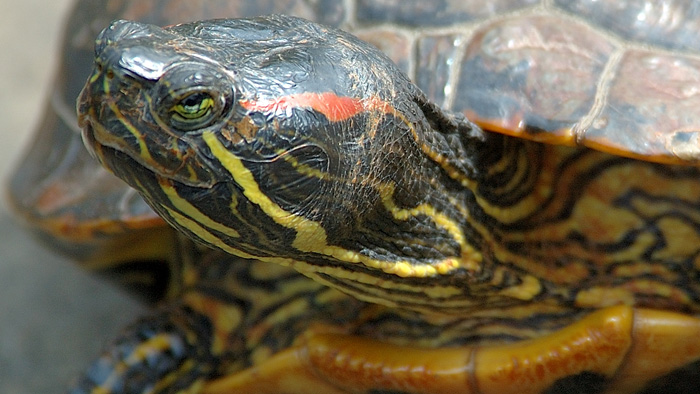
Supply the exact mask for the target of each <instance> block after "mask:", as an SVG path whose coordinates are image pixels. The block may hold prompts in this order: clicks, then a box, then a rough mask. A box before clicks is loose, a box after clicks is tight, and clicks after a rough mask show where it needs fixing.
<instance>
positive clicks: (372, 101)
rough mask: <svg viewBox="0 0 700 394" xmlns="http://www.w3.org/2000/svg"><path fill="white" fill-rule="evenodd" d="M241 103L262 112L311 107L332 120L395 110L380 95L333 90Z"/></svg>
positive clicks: (249, 108)
mask: <svg viewBox="0 0 700 394" xmlns="http://www.w3.org/2000/svg"><path fill="white" fill-rule="evenodd" d="M241 105H242V106H243V108H245V109H247V110H249V111H261V112H283V111H287V110H290V109H292V108H300V107H301V108H311V109H313V110H314V111H317V112H320V113H322V114H323V115H324V116H325V117H326V118H328V120H330V121H331V122H338V121H341V120H346V119H349V118H351V117H353V116H355V115H357V114H359V113H361V112H364V111H378V112H383V113H393V112H394V107H392V106H391V105H390V104H389V103H387V102H385V101H383V100H381V99H379V98H378V97H371V98H368V99H359V98H353V97H345V96H338V95H337V94H335V93H332V92H324V93H298V94H291V95H289V96H283V97H279V98H276V99H274V100H260V101H247V100H246V101H241Z"/></svg>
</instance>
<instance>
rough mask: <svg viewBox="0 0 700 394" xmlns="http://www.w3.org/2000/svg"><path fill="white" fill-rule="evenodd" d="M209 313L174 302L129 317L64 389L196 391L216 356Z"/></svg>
mask: <svg viewBox="0 0 700 394" xmlns="http://www.w3.org/2000/svg"><path fill="white" fill-rule="evenodd" d="M208 321H209V319H208V318H206V317H205V316H202V315H201V314H199V313H197V312H196V311H194V310H192V309H191V308H190V307H189V306H188V305H174V306H171V307H168V308H163V309H161V310H159V311H158V312H157V313H155V314H153V315H151V316H149V317H147V318H144V319H141V320H139V321H138V322H136V323H134V324H133V325H131V326H130V327H128V328H127V329H126V330H124V331H123V333H122V334H121V335H120V336H119V337H118V338H117V339H116V340H115V341H114V342H113V343H111V344H110V345H109V346H108V348H107V349H106V350H105V351H104V353H103V354H102V355H101V356H100V357H99V358H98V359H97V360H96V361H95V362H94V363H93V364H92V365H91V366H90V367H89V368H88V369H87V370H86V371H85V372H84V373H83V375H82V376H80V377H79V378H78V379H77V380H76V382H75V385H74V387H72V388H71V389H70V390H69V392H70V393H74V394H77V393H161V392H184V393H196V392H198V391H199V388H200V387H201V386H202V383H203V382H204V380H206V378H207V377H208V376H210V375H211V374H212V372H213V371H215V368H216V365H217V364H218V361H217V359H216V357H214V356H213V355H212V354H211V353H210V351H209V342H210V341H211V325H210V324H209V323H208Z"/></svg>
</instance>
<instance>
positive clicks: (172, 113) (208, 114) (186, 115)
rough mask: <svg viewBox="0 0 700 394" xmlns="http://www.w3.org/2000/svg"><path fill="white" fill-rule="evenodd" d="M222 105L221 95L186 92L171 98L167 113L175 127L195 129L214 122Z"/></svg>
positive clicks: (187, 129)
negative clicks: (173, 98)
mask: <svg viewBox="0 0 700 394" xmlns="http://www.w3.org/2000/svg"><path fill="white" fill-rule="evenodd" d="M223 107H224V103H223V102H222V98H221V97H218V96H215V95H212V94H210V93H208V92H203V91H196V92H188V93H185V94H183V95H182V96H181V97H179V98H176V99H175V100H173V102H172V105H171V106H170V108H169V109H168V115H169V118H170V122H171V124H172V125H173V126H175V127H176V128H178V129H181V130H186V131H189V130H196V129H201V128H204V127H207V126H210V125H211V124H212V123H214V122H215V121H216V119H217V117H218V116H219V115H221V112H222V110H223Z"/></svg>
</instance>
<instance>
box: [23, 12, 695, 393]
mask: <svg viewBox="0 0 700 394" xmlns="http://www.w3.org/2000/svg"><path fill="white" fill-rule="evenodd" d="M291 3H294V5H295V6H292V5H291ZM291 3H289V4H287V3H285V4H279V3H278V4H273V3H272V2H270V3H269V4H268V3H266V2H257V3H256V4H249V3H243V2H240V3H238V2H230V3H226V5H229V6H233V7H232V8H237V9H236V10H234V11H235V12H232V14H233V15H227V14H226V13H225V12H220V11H222V9H223V8H224V7H225V6H224V5H220V7H222V8H221V9H217V10H216V12H214V13H215V14H216V15H200V14H196V13H195V14H191V15H190V16H191V17H192V18H191V19H193V20H198V21H195V22H189V23H178V24H171V23H172V22H174V21H161V20H158V21H155V22H156V23H157V24H158V25H168V26H167V27H158V26H156V25H153V24H145V23H140V22H133V21H126V20H118V21H115V22H112V23H111V24H109V25H108V26H107V27H106V28H105V29H104V30H102V32H101V33H100V34H99V36H98V38H97V41H96V44H95V50H94V55H92V54H90V55H89V58H94V62H95V65H94V69H93V71H92V72H90V71H89V67H90V66H86V67H84V68H82V70H81V72H84V74H83V75H82V76H81V77H80V78H83V81H81V82H80V83H79V84H77V85H76V84H75V83H73V82H75V81H71V83H68V84H67V85H60V86H59V88H58V94H59V96H58V97H61V96H64V97H66V98H67V99H70V98H74V97H77V96H78V90H79V89H80V88H81V87H82V85H83V83H84V78H86V77H87V78H88V80H87V83H86V84H85V87H84V88H83V90H82V93H81V94H80V98H79V101H78V113H79V118H80V127H81V129H82V134H83V139H84V141H85V145H86V146H87V147H88V150H89V151H90V152H91V154H92V155H94V156H95V157H96V158H97V159H98V161H100V162H101V163H102V165H104V166H105V167H106V168H108V169H109V171H111V172H112V173H114V174H115V175H116V176H117V177H118V178H121V179H122V180H124V181H126V183H118V182H116V181H115V179H116V178H112V177H111V176H110V175H108V173H107V172H105V171H104V170H102V169H100V168H99V167H98V166H97V164H96V163H95V162H92V161H90V160H89V158H88V151H86V150H82V149H78V148H77V146H78V145H80V139H79V136H78V134H77V133H72V134H70V132H69V130H70V129H71V128H76V127H77V126H76V124H77V123H76V117H75V116H73V115H72V113H70V111H68V110H67V109H66V108H67V107H68V105H67V104H66V103H65V100H63V99H62V98H57V99H54V100H52V105H53V107H52V108H50V110H49V111H48V112H47V115H46V116H47V118H46V119H47V120H46V123H45V125H46V126H45V127H44V130H49V131H46V132H47V133H54V134H52V135H51V136H49V137H47V138H44V139H43V140H42V141H41V142H40V143H37V144H36V145H35V147H33V149H32V151H30V155H29V156H28V157H27V159H25V162H24V164H23V165H21V166H20V168H19V171H18V172H17V174H16V175H15V177H14V178H13V180H12V183H11V192H12V193H13V201H14V205H15V206H16V207H17V210H18V211H20V212H21V213H22V215H23V216H24V217H25V218H26V221H27V222H28V223H30V225H33V226H35V228H36V230H37V231H38V232H39V234H40V235H41V236H42V237H43V238H46V239H49V240H50V241H51V242H52V243H53V245H54V246H57V247H58V249H60V250H62V251H64V252H68V253H72V254H73V255H74V256H75V257H77V258H78V259H79V260H80V261H81V262H82V263H83V264H85V265H86V266H88V267H91V268H97V269H100V270H102V271H105V272H106V273H109V274H117V276H118V277H119V279H120V280H121V281H122V282H124V283H127V284H128V285H129V286H131V287H134V288H136V289H137V290H139V291H140V292H141V293H148V294H149V295H150V296H151V297H152V298H156V299H164V300H165V301H161V304H160V306H158V307H157V308H156V309H154V311H153V312H152V313H151V314H149V315H148V316H145V317H144V318H143V319H142V320H140V321H138V322H136V323H135V324H134V325H132V326H130V327H128V328H127V329H125V331H124V332H123V334H122V335H121V336H120V337H119V338H117V339H116V340H115V341H114V342H113V343H111V344H110V345H108V347H107V348H106V350H105V352H104V354H103V355H102V356H101V357H100V358H99V359H98V360H97V361H96V362H95V363H94V364H93V365H92V366H91V367H89V368H88V369H87V370H86V372H85V373H84V374H83V375H82V376H81V377H80V378H79V379H78V380H77V381H76V383H75V386H74V387H73V388H72V391H73V392H203V393H224V392H256V393H278V392H285V393H308V392H324V393H326V392H327V393H344V392H354V393H356V392H362V393H457V392H464V393H471V392H484V393H487V392H494V393H508V392H520V393H530V392H531V393H539V392H550V393H554V392H647V393H650V392H664V393H665V392H673V391H674V390H675V391H676V392H688V391H691V390H693V389H697V387H698V386H699V385H700V374H698V370H699V369H700V341H698V340H697V338H699V335H698V334H700V319H699V318H698V309H700V306H699V304H698V293H699V286H698V285H699V284H700V280H699V278H698V270H699V269H700V260H698V259H699V258H698V249H699V248H698V245H699V243H698V242H697V239H698V233H699V232H700V226H698V220H699V219H698V216H699V214H700V212H699V211H698V202H700V184H698V179H700V178H699V177H698V175H700V170H699V169H698V148H697V143H696V141H697V140H696V139H695V138H694V135H695V134H694V133H695V130H696V129H697V128H696V127H694V126H695V122H694V118H693V117H692V114H693V111H692V108H693V106H692V103H693V102H694V101H693V100H694V91H695V89H694V85H693V83H696V81H697V79H696V78H695V76H696V75H697V71H698V70H700V67H699V65H700V63H698V60H699V58H698V54H697V52H696V51H694V50H693V45H692V42H696V41H694V40H695V38H696V35H697V33H696V32H695V30H694V29H695V25H696V24H695V23H693V22H694V21H697V19H698V16H697V14H698V12H699V11H698V10H697V9H696V7H694V6H693V5H692V4H688V5H685V8H683V7H684V5H683V4H680V3H676V4H668V3H665V4H664V6H665V7H667V8H664V10H665V12H666V13H665V14H664V15H673V16H674V17H673V18H665V16H664V17H660V16H659V17H658V19H654V17H657V16H658V15H657V14H656V12H658V10H654V9H653V8H652V9H650V8H649V7H647V8H644V7H643V4H628V3H622V4H620V3H619V2H581V3H574V2H556V1H555V2H524V4H517V3H516V2H507V3H503V4H501V3H494V4H493V5H491V6H490V7H487V8H486V9H484V7H483V5H481V4H478V5H471V4H470V3H468V2H462V1H460V2H457V1H455V2H449V1H446V2H435V3H432V4H423V3H418V2H401V3H399V2H397V1H371V2H370V1H362V0H357V1H350V2H337V3H336V2H330V1H328V2H319V3H303V2H300V3H295V2H291ZM143 4H145V3H138V4H136V3H135V4H133V5H132V4H129V3H125V4H121V3H116V2H109V3H107V4H106V5H102V6H99V7H98V8H96V9H97V10H100V11H104V10H111V11H114V10H117V12H116V13H117V14H119V17H125V18H128V19H140V20H142V21H146V22H154V21H152V20H148V19H149V18H156V17H162V16H163V15H166V14H168V12H172V13H174V14H175V13H177V12H176V11H178V9H177V8H176V5H177V3H166V2H158V3H153V4H150V3H149V4H146V5H145V6H144V5H143ZM188 5H189V6H191V7H192V8H195V9H197V10H200V11H199V12H201V10H205V11H206V12H209V11H213V10H214V9H215V8H217V6H219V5H217V6H211V7H212V8H211V9H206V8H199V7H197V6H195V5H193V3H188ZM83 6H85V8H84V9H85V10H87V9H88V6H87V5H85V4H80V5H79V7H78V10H81V7H83ZM130 7H133V8H130ZM674 7H675V8H674ZM144 9H145V10H147V11H148V12H150V13H149V14H148V15H147V16H145V15H141V16H140V17H134V16H133V15H130V13H133V12H143V11H144ZM93 11H94V9H93ZM292 11H299V12H292ZM280 13H294V14H297V15H300V16H302V17H304V18H303V19H302V18H299V17H293V16H285V15H281V14H280ZM88 14H89V13H87V11H86V14H81V13H76V14H75V15H79V17H78V21H81V22H85V21H86V18H87V16H86V15H88ZM270 14H272V15H270ZM75 15H74V16H75ZM251 15H270V16H258V17H251ZM339 15H340V16H339ZM137 16H138V15H137ZM212 17H226V18H228V19H209V18H212ZM229 17H237V18H235V19H230V18H229ZM240 17H244V18H240ZM626 18H627V19H626ZM106 19H112V17H111V16H110V17H109V18H106ZM309 19H313V20H315V21H316V22H320V23H321V24H317V23H316V22H312V21H310V20H309ZM625 21H626V22H625ZM640 21H643V22H646V23H648V24H647V25H644V24H643V23H642V25H640V24H639V23H640ZM664 23H667V24H668V25H663V24H664ZM94 25H95V24H91V25H90V28H94ZM71 26H81V25H80V24H71ZM82 26H84V25H82ZM640 26H641V27H640ZM337 27H340V28H342V30H338V29H337ZM90 28H84V29H85V30H89V29H90ZM346 31H349V33H347V32H346ZM86 35H87V36H90V35H89V34H85V31H84V30H83V31H81V32H80V34H77V33H76V34H75V35H74V37H78V38H82V39H85V36H86ZM358 37H359V38H358ZM363 40H364V41H363ZM76 41H79V40H77V39H73V41H72V42H73V43H74V42H76ZM377 48H380V49H381V50H383V51H384V52H382V51H380V50H379V49H377ZM67 60H68V61H69V62H77V61H78V60H80V57H79V56H72V57H69V59H67ZM85 68H88V69H87V70H86V69H85ZM696 84H697V83H696ZM67 88H70V89H72V91H71V92H69V93H67V92H68V90H67ZM73 95H75V96H73ZM71 96H73V97H71ZM60 133H64V134H63V135H61V134H60ZM50 141H55V143H53V144H49V142H50ZM49 153H52V154H49ZM56 160H58V161H59V162H60V163H61V164H62V165H57V162H56ZM61 171H65V172H64V173H61ZM64 174H67V175H68V177H67V178H66V177H64ZM37 179H41V180H42V182H37V181H36V180H37ZM86 181H88V183H87V184H85V182H86ZM126 184H128V185H130V186H131V187H133V188H134V189H131V188H129V187H127V186H126ZM134 190H137V191H138V193H139V195H141V196H142V197H143V199H140V198H139V197H138V196H137V194H136V192H134ZM25 192H28V193H25ZM149 207H150V208H152V209H153V210H151V209H150V208H149ZM154 212H157V213H158V214H159V215H156V214H155V213H154ZM163 220H164V221H163ZM166 222H167V224H168V225H165V224H164V223H166Z"/></svg>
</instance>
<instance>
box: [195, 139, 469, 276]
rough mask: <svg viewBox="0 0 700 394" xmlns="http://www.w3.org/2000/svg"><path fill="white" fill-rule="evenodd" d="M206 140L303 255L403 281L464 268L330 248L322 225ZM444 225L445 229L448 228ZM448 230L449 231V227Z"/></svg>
mask: <svg viewBox="0 0 700 394" xmlns="http://www.w3.org/2000/svg"><path fill="white" fill-rule="evenodd" d="M202 138H203V139H204V142H205V143H206V144H207V146H208V147H209V149H210V150H211V152H212V154H213V155H214V156H215V157H216V158H217V160H218V161H219V162H220V163H221V165H222V166H223V167H224V168H226V170H227V171H228V172H229V173H230V174H231V176H232V177H233V179H234V181H235V182H236V183H237V184H238V186H240V187H241V188H242V189H243V194H244V195H245V197H246V198H247V199H248V200H249V201H251V202H252V203H254V204H256V205H258V206H259V207H260V209H262V211H263V212H264V213H265V214H266V215H268V216H269V217H270V218H272V219H273V220H274V221H275V222H276V223H278V224H279V225H281V226H283V227H285V228H289V229H293V230H295V231H296V233H297V235H296V238H295V239H294V242H293V243H292V246H293V247H294V248H296V249H297V250H299V251H302V252H313V253H320V254H323V255H326V256H330V257H333V258H334V259H336V260H339V261H343V262H347V263H361V264H364V265H365V266H367V267H370V268H375V269H379V270H382V271H383V272H385V273H388V274H393V275H397V276H400V277H428V276H434V275H438V274H442V275H445V274H449V273H450V272H452V271H453V270H454V269H457V268H459V267H460V266H461V264H460V263H459V261H458V259H457V258H455V257H448V258H446V259H445V260H444V261H442V262H440V263H437V264H435V265H430V264H421V265H415V264H412V263H410V262H408V261H383V260H377V259H372V258H370V257H369V256H366V255H363V254H361V253H359V252H357V251H354V250H348V249H344V248H342V247H339V246H334V245H329V244H328V238H327V234H326V231H325V229H324V228H323V227H322V226H321V224H320V223H318V222H315V221H313V220H309V219H307V218H305V217H303V216H300V215H297V214H294V213H291V212H288V211H286V210H284V209H282V208H281V207H280V206H279V205H278V204H276V203H275V202H273V201H272V200H270V198H269V197H268V196H267V195H265V193H263V192H262V191H261V190H260V187H259V185H258V182H257V181H256V180H255V178H254V177H253V174H252V173H251V172H250V171H249V170H248V169H247V168H246V167H245V166H244V165H243V163H242V161H241V159H240V158H238V157H236V155H234V154H233V153H231V152H229V151H228V150H227V149H226V148H225V147H224V146H223V145H222V144H221V142H220V141H219V140H218V139H217V138H216V135H214V133H212V132H205V133H203V135H202ZM394 213H395V214H397V215H398V218H400V217H401V213H399V212H394ZM406 213H409V214H415V213H423V214H426V213H427V212H425V211H424V210H419V212H406ZM441 225H443V226H445V224H441ZM447 227H448V228H449V226H447ZM261 260H265V258H261Z"/></svg>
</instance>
